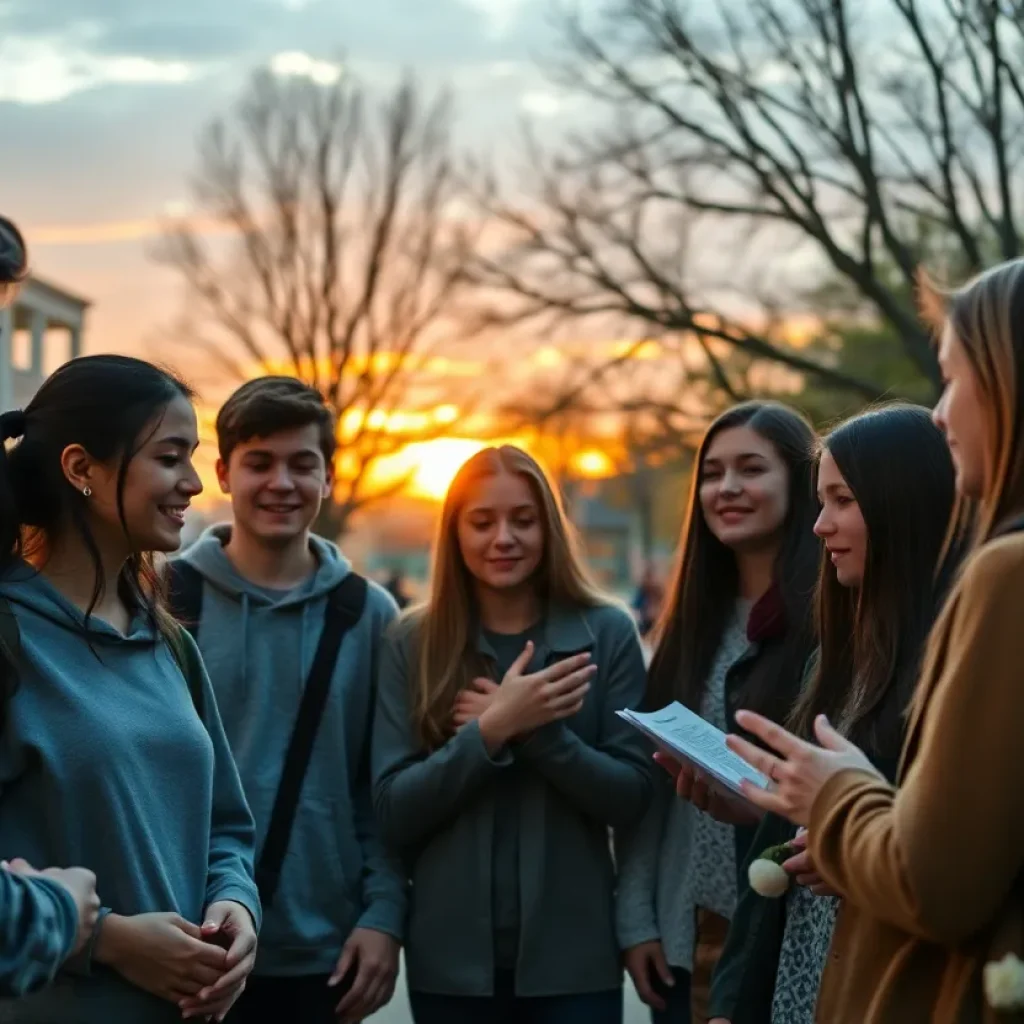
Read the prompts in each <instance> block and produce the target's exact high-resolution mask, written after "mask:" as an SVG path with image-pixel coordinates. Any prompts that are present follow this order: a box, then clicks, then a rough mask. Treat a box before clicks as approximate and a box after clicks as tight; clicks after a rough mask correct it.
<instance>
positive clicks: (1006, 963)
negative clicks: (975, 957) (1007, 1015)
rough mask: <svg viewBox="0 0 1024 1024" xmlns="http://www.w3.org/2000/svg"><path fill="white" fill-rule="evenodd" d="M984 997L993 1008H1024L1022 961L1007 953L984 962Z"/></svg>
mask: <svg viewBox="0 0 1024 1024" xmlns="http://www.w3.org/2000/svg"><path fill="white" fill-rule="evenodd" d="M985 997H986V998H987V999H988V1002H989V1006H991V1007H992V1009H993V1010H1024V962H1022V961H1021V960H1020V959H1019V958H1018V957H1017V956H1015V955H1014V954H1013V953H1007V954H1006V956H1004V957H1003V959H1002V960H996V961H993V962H992V963H987V964H985Z"/></svg>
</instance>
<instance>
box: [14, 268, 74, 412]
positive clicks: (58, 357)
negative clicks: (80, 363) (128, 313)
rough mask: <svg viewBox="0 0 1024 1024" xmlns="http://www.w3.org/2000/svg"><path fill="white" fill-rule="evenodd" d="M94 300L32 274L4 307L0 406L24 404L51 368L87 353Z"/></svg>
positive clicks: (17, 407)
mask: <svg viewBox="0 0 1024 1024" xmlns="http://www.w3.org/2000/svg"><path fill="white" fill-rule="evenodd" d="M88 309H89V303H88V302H87V301H86V300H85V299H82V298H79V297H78V296H77V295H72V294H71V293H70V292H67V291H65V290H64V289H63V288H58V287H57V286H56V285H53V284H50V283H49V282H47V281H42V280H40V279H39V278H38V277H30V278H29V279H28V280H27V281H26V282H25V284H24V285H23V286H22V287H21V290H20V291H19V292H18V295H17V298H15V300H14V302H13V303H12V304H11V305H10V306H9V307H8V308H7V309H0V411H2V410H4V409H21V408H24V407H25V406H26V405H28V403H29V402H30V401H31V400H32V396H33V395H34V394H35V393H36V391H37V390H38V389H39V386H40V385H41V384H42V383H43V381H44V380H45V379H46V376H47V373H48V371H49V370H52V369H54V368H56V367H57V366H59V365H60V364H61V363H63V362H65V361H66V360H68V359H74V358H76V357H77V356H79V355H81V353H82V334H83V331H84V329H85V314H86V311H87V310H88Z"/></svg>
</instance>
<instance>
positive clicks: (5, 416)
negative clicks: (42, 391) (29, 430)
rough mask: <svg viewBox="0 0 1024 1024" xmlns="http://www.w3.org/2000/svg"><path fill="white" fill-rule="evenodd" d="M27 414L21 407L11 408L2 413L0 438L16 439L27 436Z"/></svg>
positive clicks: (0, 417) (0, 415)
mask: <svg viewBox="0 0 1024 1024" xmlns="http://www.w3.org/2000/svg"><path fill="white" fill-rule="evenodd" d="M25 422H26V421H25V414H24V412H22V411H21V409H11V410H10V411H8V412H5V413H2V414H0V440H2V441H14V440H17V439H18V438H19V437H24V436H25Z"/></svg>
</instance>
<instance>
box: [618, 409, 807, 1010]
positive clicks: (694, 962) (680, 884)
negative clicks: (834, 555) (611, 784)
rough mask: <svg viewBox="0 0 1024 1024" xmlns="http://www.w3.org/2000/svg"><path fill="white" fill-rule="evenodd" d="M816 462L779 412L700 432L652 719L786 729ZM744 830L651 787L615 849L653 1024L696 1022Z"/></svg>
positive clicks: (749, 822)
mask: <svg viewBox="0 0 1024 1024" xmlns="http://www.w3.org/2000/svg"><path fill="white" fill-rule="evenodd" d="M813 457H814V432H813V430H812V429H811V427H810V425H809V424H808V423H807V421H806V420H805V419H804V418H803V417H802V416H800V415H799V414H798V413H796V412H794V411H793V410H792V409H789V408H787V407H786V406H783V405H779V404H778V403H774V402H749V403H745V404H743V405H739V406H736V407H734V408H732V409H730V410H728V411H727V412H725V413H723V414H722V415H721V416H720V417H719V418H718V419H717V420H715V422H714V423H713V424H712V425H711V426H710V427H709V428H708V431H707V433H706V435H705V437H704V439H703V441H702V443H701V446H700V450H699V451H698V453H697V461H696V479H695V481H694V486H693V489H692V492H691V498H690V508H689V513H688V516H687V521H686V526H685V527H684V532H683V542H682V544H681V549H680V556H679V564H678V568H677V570H676V576H675V580H674V582H673V584H672V586H671V588H670V591H669V594H668V596H667V601H666V607H665V611H664V613H663V618H662V621H661V623H660V625H659V627H658V629H657V630H656V649H655V653H654V658H653V661H652V663H651V667H650V672H649V675H648V684H647V693H646V697H645V705H646V706H647V708H648V709H649V710H655V709H658V708H661V707H664V706H665V705H666V704H669V703H671V702H672V701H675V700H678V701H681V702H682V703H684V704H686V705H687V706H689V707H690V708H692V709H694V710H695V711H698V712H699V713H700V714H702V715H703V716H704V717H705V718H707V719H708V720H709V721H710V722H712V723H713V724H714V725H716V726H718V727H719V728H720V729H729V728H731V727H732V721H733V712H734V711H735V709H736V708H737V707H742V706H754V707H758V708H761V709H762V710H763V711H765V713H767V714H769V715H772V716H780V717H784V716H785V715H786V714H788V712H789V710H790V708H791V707H792V704H793V701H794V700H795V699H796V696H797V693H798V691H799V684H800V679H801V676H802V673H803V669H804V666H805V664H806V662H807V659H808V658H809V657H810V654H811V651H812V650H813V648H814V640H813V629H812V615H811V607H810V602H811V596H812V594H813V591H814V581H815V575H816V572H817V561H818V558H817V551H818V545H817V542H816V540H815V539H814V534H813V532H812V527H813V525H814V517H815V514H816V504H815V501H814V493H813V486H812V483H811V471H812V467H813ZM663 763H664V762H663ZM675 767H676V770H677V771H678V770H679V768H680V766H678V765H676V766H675ZM680 789H683V787H682V785H680ZM688 795H689V796H691V797H692V796H693V794H692V791H689V792H688ZM704 810H710V811H711V812H712V813H711V814H706V813H703V812H704ZM716 819H724V820H716ZM756 824H757V819H756V818H747V819H744V818H743V817H742V816H736V815H735V813H734V812H730V810H729V808H723V807H714V806H708V805H707V804H705V803H703V802H702V801H700V800H694V801H693V803H689V802H684V801H681V800H677V799H676V798H675V796H674V795H673V791H672V786H671V780H670V779H669V777H668V776H667V775H664V774H661V775H659V777H658V779H657V786H656V792H655V797H654V801H653V803H652V806H651V808H650V810H649V811H648V813H647V815H646V816H645V817H644V819H643V820H642V821H641V822H640V823H639V824H638V825H637V826H636V827H635V828H634V829H626V830H622V831H621V832H619V833H618V834H617V836H616V842H617V854H618V861H619V869H620V880H619V888H618V893H617V899H616V903H617V917H618V930H619V939H620V942H621V944H622V946H623V948H624V949H625V950H626V966H627V968H628V970H629V973H630V975H631V977H632V979H633V983H634V985H635V986H636V989H637V992H638V994H639V995H640V998H641V999H642V1000H643V1001H644V1002H645V1003H647V1005H648V1006H650V1007H651V1010H652V1017H653V1020H654V1022H655V1024H689V1022H690V1021H691V1020H693V1021H705V1020H706V1019H707V990H708V985H709V981H710V977H711V972H712V970H713V968H714V965H715V962H716V960H717V957H718V954H719V952H720V949H721V945H722V944H723V943H724V941H725V935H726V932H727V931H728V922H729V918H730V917H731V916H732V912H733V908H734V905H735V901H736V896H737V891H738V888H739V881H738V869H739V866H740V865H741V864H742V863H743V860H744V858H745V856H746V852H747V847H748V845H749V843H750V840H751V837H752V835H753V831H754V828H755V827H756ZM691 979H692V980H691Z"/></svg>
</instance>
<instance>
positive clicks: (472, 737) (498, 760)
mask: <svg viewBox="0 0 1024 1024" xmlns="http://www.w3.org/2000/svg"><path fill="white" fill-rule="evenodd" d="M463 732H465V733H467V734H468V737H467V739H466V740H465V742H466V743H472V744H473V745H475V746H476V748H477V750H478V752H479V753H480V754H482V755H483V758H484V760H485V761H486V762H487V763H488V764H491V765H493V766H494V767H495V768H507V767H508V766H509V765H510V764H513V763H514V761H515V758H514V757H513V756H512V748H511V747H510V746H509V745H508V744H507V743H506V744H505V745H504V746H503V747H499V748H498V750H497V752H496V753H495V754H493V755H492V754H491V752H490V751H489V750H488V749H487V744H486V743H484V737H483V734H482V733H481V732H480V723H479V721H473V722H470V723H469V725H467V726H466V727H465V728H464V730H463Z"/></svg>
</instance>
